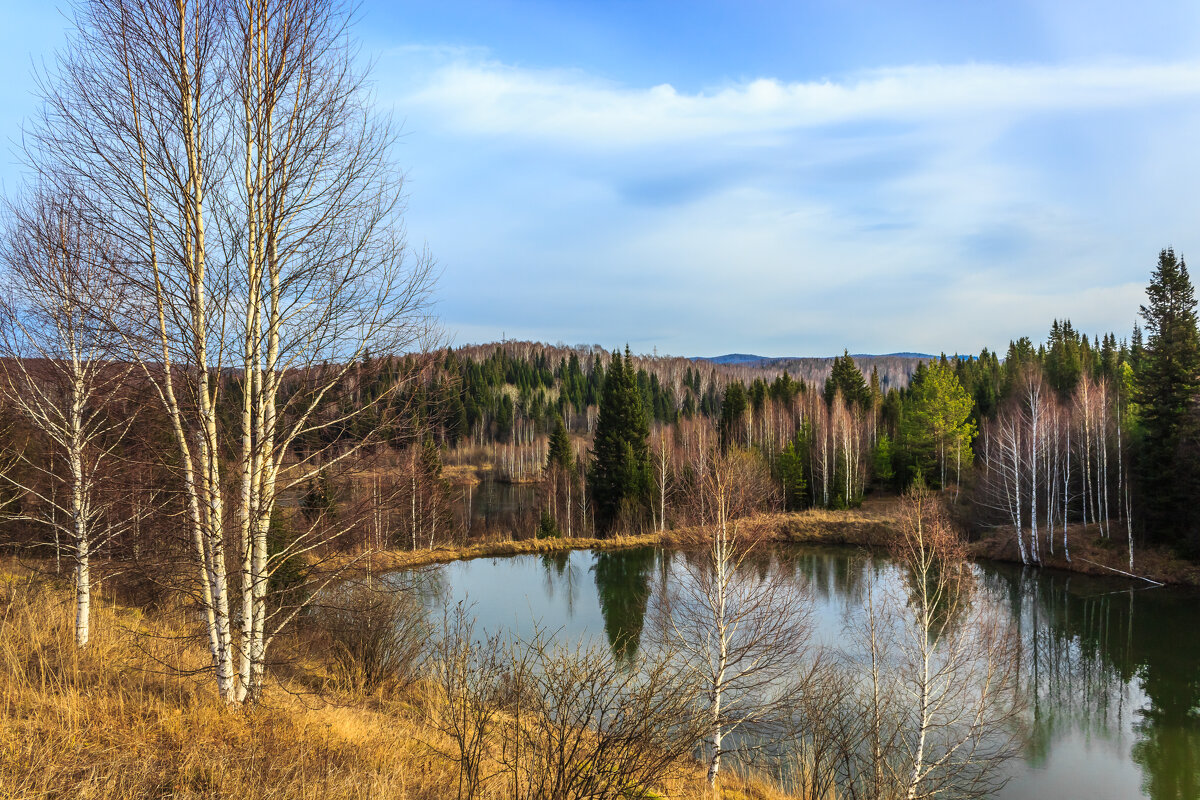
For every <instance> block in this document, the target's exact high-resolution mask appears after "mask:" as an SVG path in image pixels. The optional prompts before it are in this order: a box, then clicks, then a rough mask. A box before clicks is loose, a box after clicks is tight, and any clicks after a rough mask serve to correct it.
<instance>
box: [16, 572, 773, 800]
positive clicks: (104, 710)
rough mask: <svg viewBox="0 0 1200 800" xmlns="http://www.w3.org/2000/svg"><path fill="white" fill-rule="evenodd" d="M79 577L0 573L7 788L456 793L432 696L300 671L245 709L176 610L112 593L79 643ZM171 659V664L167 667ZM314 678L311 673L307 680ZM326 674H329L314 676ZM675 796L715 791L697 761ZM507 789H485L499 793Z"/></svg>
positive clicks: (108, 795) (115, 793) (377, 797)
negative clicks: (202, 673)
mask: <svg viewBox="0 0 1200 800" xmlns="http://www.w3.org/2000/svg"><path fill="white" fill-rule="evenodd" d="M70 601H71V598H70V591H69V587H67V586H63V585H61V584H57V585H56V584H53V583H50V582H48V581H45V580H44V579H35V578H32V577H30V576H28V575H24V576H22V575H19V574H17V571H16V568H15V566H12V565H10V566H9V568H8V569H7V570H4V569H0V798H5V800H7V799H8V798H14V799H15V798H20V799H21V800H27V799H32V798H89V799H90V798H95V799H96V800H132V799H133V798H167V797H170V798H278V799H279V800H300V799H301V798H305V799H311V798H364V800H365V798H372V799H373V800H381V799H383V798H397V800H400V799H402V798H403V799H407V798H412V799H413V800H425V799H426V798H446V797H453V796H454V795H455V785H456V784H455V778H456V772H455V768H454V764H453V763H451V762H450V761H449V760H448V759H446V758H444V757H442V756H439V755H438V754H437V753H435V752H434V750H433V749H431V747H430V745H434V746H436V747H438V749H448V748H446V743H445V742H439V741H436V740H431V739H432V737H435V736H436V734H435V733H434V732H433V731H432V729H431V728H430V727H429V726H428V725H427V724H426V722H425V720H426V716H425V714H426V713H427V712H426V709H427V708H428V705H429V703H430V702H431V701H430V700H429V699H428V692H427V690H426V689H424V688H423V687H421V686H420V685H418V686H417V687H416V688H415V689H412V690H410V691H409V692H408V693H406V694H403V695H400V696H384V695H380V694H374V695H371V696H365V697H364V696H349V695H344V694H338V693H337V692H336V691H334V690H328V689H327V690H326V691H325V692H324V693H321V694H314V693H313V692H312V691H309V690H308V689H307V688H306V687H310V686H311V685H312V684H313V683H314V681H313V680H311V678H312V675H313V673H314V672H318V673H319V669H320V668H319V664H316V663H311V664H308V665H305V667H306V669H296V670H293V671H292V672H293V673H294V674H293V677H292V678H290V679H285V680H283V681H281V682H276V683H273V684H272V685H271V687H270V688H269V690H268V692H267V695H266V698H265V700H264V702H263V703H262V704H261V705H260V706H258V707H256V708H254V709H253V710H250V711H235V710H231V709H230V708H228V707H226V706H224V705H223V704H222V703H220V702H219V701H218V700H217V699H216V698H215V693H214V692H213V690H212V687H211V685H210V684H209V683H208V682H206V681H204V680H203V679H202V678H201V677H187V676H185V675H183V674H181V673H180V672H178V671H177V669H174V668H178V667H183V668H195V667H199V666H201V665H202V664H203V661H204V654H203V652H202V650H201V649H200V647H198V646H197V644H196V643H195V641H194V640H193V639H190V638H187V637H186V636H185V634H187V633H188V632H189V622H188V617H187V615H186V614H185V613H183V612H182V611H180V610H179V609H175V610H172V611H169V612H163V613H159V614H155V615H146V614H143V613H141V612H140V611H138V610H136V609H129V608H123V607H120V606H114V605H112V604H111V603H109V602H105V601H103V600H101V601H100V602H97V603H96V604H95V607H94V618H93V623H92V628H93V638H92V641H91V643H90V644H89V645H88V647H87V649H86V650H85V651H83V652H82V653H81V652H79V651H78V650H77V649H76V648H75V647H74V644H73V640H72V619H71V602H70ZM164 662H165V664H167V665H170V666H171V667H173V668H171V669H168V668H165V667H164ZM300 675H305V676H307V677H308V678H309V680H307V681H304V680H301V679H300V677H299V676H300ZM316 683H320V681H319V680H318V681H316ZM687 775H688V777H686V778H683V779H678V780H675V781H674V782H672V783H671V784H669V785H665V786H663V787H661V788H662V791H663V793H664V795H665V796H667V797H679V798H706V797H716V796H718V795H713V794H711V793H710V792H708V791H707V787H706V785H705V784H704V781H703V773H702V770H701V769H700V767H699V765H693V768H691V769H690V770H688V771H687ZM724 783H725V786H724V787H723V790H722V793H721V794H720V795H719V796H720V797H724V798H746V799H747V800H749V798H756V799H758V800H775V799H776V798H779V797H782V795H779V794H778V793H776V792H774V791H773V790H772V789H771V788H770V787H769V786H767V785H766V784H764V783H761V782H758V781H755V780H747V779H743V778H739V777H736V776H730V777H729V778H728V779H726V780H725V781H724ZM504 796H505V793H504V790H503V787H500V786H491V787H487V788H486V789H485V792H484V794H483V798H484V800H500V798H503V797H504Z"/></svg>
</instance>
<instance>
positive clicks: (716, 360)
mask: <svg viewBox="0 0 1200 800" xmlns="http://www.w3.org/2000/svg"><path fill="white" fill-rule="evenodd" d="M850 357H851V358H854V359H858V358H919V359H921V360H928V359H931V358H937V356H932V355H930V354H929V353H908V352H905V353H882V354H878V353H851V354H850ZM831 358H834V356H756V355H751V354H750V353H726V354H725V355H723V356H693V357H692V361H708V362H710V363H712V364H731V365H732V364H743V365H746V366H753V365H755V364H777V363H779V362H783V361H814V360H817V361H825V360H827V359H831Z"/></svg>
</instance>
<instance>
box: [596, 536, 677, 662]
mask: <svg viewBox="0 0 1200 800" xmlns="http://www.w3.org/2000/svg"><path fill="white" fill-rule="evenodd" d="M654 561H655V551H654V550H653V549H650V548H645V549H637V550H625V551H617V552H611V553H597V554H596V563H595V566H593V568H592V569H593V571H594V572H595V574H596V594H597V595H598V597H599V600H600V613H601V615H602V616H603V617H604V633H605V635H606V636H607V637H608V643H609V646H610V647H612V651H613V655H615V656H616V657H617V658H619V659H632V658H633V656H635V655H636V654H637V649H638V645H639V644H641V640H642V628H644V627H645V624H646V608H647V606H648V604H649V602H650V591H651V589H650V578H651V575H652V573H653V572H654ZM660 585H661V584H660Z"/></svg>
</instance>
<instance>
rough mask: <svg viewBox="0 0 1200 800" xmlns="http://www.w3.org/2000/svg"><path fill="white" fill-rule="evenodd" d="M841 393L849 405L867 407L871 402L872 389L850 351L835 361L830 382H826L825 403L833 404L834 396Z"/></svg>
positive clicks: (846, 351) (844, 351)
mask: <svg viewBox="0 0 1200 800" xmlns="http://www.w3.org/2000/svg"><path fill="white" fill-rule="evenodd" d="M839 391H840V392H841V393H842V399H843V400H845V401H846V403H847V404H848V405H849V404H852V403H857V404H858V405H859V406H866V405H868V404H869V403H870V402H871V389H870V388H869V387H868V386H867V381H866V379H865V378H864V377H863V374H862V371H861V370H859V368H858V365H857V364H855V363H854V359H853V358H851V357H850V351H849V350H843V351H842V355H841V356H840V357H838V358H835V359H833V370H832V371H831V372H830V373H829V380H827V381H825V402H826V403H832V402H833V396H834V395H835V394H836V393H837V392H839Z"/></svg>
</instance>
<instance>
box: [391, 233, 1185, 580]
mask: <svg viewBox="0 0 1200 800" xmlns="http://www.w3.org/2000/svg"><path fill="white" fill-rule="evenodd" d="M1148 294H1149V296H1150V298H1151V301H1150V303H1149V305H1147V306H1146V307H1143V308H1142V318H1143V321H1144V323H1145V326H1146V328H1145V333H1143V329H1142V328H1141V327H1140V326H1139V325H1135V326H1134V329H1133V331H1132V334H1131V336H1130V337H1129V338H1128V339H1124V338H1118V336H1117V335H1116V334H1115V333H1111V332H1109V333H1104V334H1101V335H1087V334H1084V333H1083V332H1081V331H1079V330H1077V329H1076V328H1075V327H1074V326H1073V324H1072V323H1071V321H1070V320H1066V319H1064V320H1055V321H1053V322H1052V323H1051V325H1050V328H1049V331H1048V335H1047V338H1046V340H1045V341H1044V342H1042V343H1040V344H1035V343H1034V342H1033V341H1032V340H1030V339H1029V338H1027V337H1022V338H1020V339H1017V340H1014V341H1011V342H1010V343H1009V345H1008V347H1007V350H1005V351H1004V352H1003V353H1001V352H1000V351H993V350H990V349H987V348H985V349H984V350H982V351H981V352H980V353H979V354H978V355H974V356H959V355H955V356H953V357H947V356H946V355H944V354H943V355H942V356H941V357H940V358H937V359H933V360H932V361H929V362H924V361H919V362H917V363H916V365H915V369H914V370H913V372H912V374H911V376H910V378H909V380H908V381H907V382H906V385H904V386H900V387H896V386H892V387H890V388H889V387H885V386H884V385H883V382H882V381H881V380H880V378H879V374H878V371H877V370H874V369H873V370H871V371H869V372H867V371H865V370H864V369H863V368H862V366H861V365H859V364H857V363H855V361H854V359H853V357H851V356H849V355H848V354H843V355H842V356H841V357H838V358H836V359H834V360H833V362H832V366H831V369H830V373H829V375H828V376H827V377H826V378H825V379H824V380H823V381H822V382H820V383H812V382H806V381H804V380H797V379H794V378H793V377H792V376H791V374H790V373H788V372H786V371H784V372H780V373H778V374H776V375H774V376H772V377H770V378H768V377H764V376H758V377H754V378H752V379H750V380H743V379H741V378H737V377H734V376H732V375H731V374H729V373H728V372H724V371H721V370H720V369H719V368H718V367H717V366H714V365H711V364H708V363H705V362H683V363H680V361H681V360H678V359H659V360H656V359H653V358H645V357H636V356H634V355H632V354H631V353H630V352H629V351H628V349H627V350H626V352H625V353H624V354H621V353H619V352H613V353H604V352H601V351H598V350H597V349H595V348H574V349H572V348H559V349H554V348H547V347H544V346H539V345H532V344H527V343H506V344H504V345H501V346H495V347H492V348H490V349H486V348H481V347H474V348H464V349H461V350H448V351H445V352H444V353H442V354H441V355H440V356H438V357H437V364H436V365H435V367H434V369H433V370H432V372H431V373H430V377H429V379H428V380H427V381H426V382H424V383H422V384H421V385H420V386H418V387H416V388H415V389H414V392H415V393H416V394H417V395H419V397H416V398H415V400H416V402H415V406H416V407H418V408H419V409H420V412H419V416H420V418H421V419H422V420H423V421H424V425H425V430H426V431H427V435H428V436H429V437H430V438H431V439H433V440H435V441H437V442H438V443H440V444H441V445H443V447H444V451H445V452H447V453H454V452H455V451H456V449H457V450H458V451H462V449H463V448H464V447H467V446H469V447H471V448H475V450H473V451H472V452H473V453H475V454H476V455H477V456H479V457H480V458H483V457H485V456H487V455H491V456H493V457H494V458H493V460H492V462H491V463H492V466H493V468H494V470H495V471H494V474H495V475H496V476H498V477H500V478H501V479H509V480H524V481H535V482H540V485H541V487H542V491H541V495H540V496H541V498H542V500H541V505H542V509H543V511H544V512H545V513H546V514H547V515H548V516H549V517H550V519H549V520H543V524H542V526H541V529H542V530H543V532H552V531H555V530H560V531H568V530H569V531H572V532H581V531H586V532H589V533H590V532H594V531H598V532H603V531H605V530H610V529H622V530H637V529H642V528H647V527H654V528H666V527H671V526H683V525H692V524H702V523H704V522H705V521H706V520H707V518H708V514H709V509H707V508H706V506H705V503H704V501H703V498H702V497H700V496H699V495H698V493H697V491H696V488H695V487H697V486H698V485H699V484H700V483H701V482H702V479H703V475H702V472H701V470H700V469H699V468H698V467H697V463H698V456H697V454H698V453H701V452H703V450H704V448H705V446H706V445H707V444H708V443H711V442H719V444H720V446H721V447H722V448H723V449H724V450H730V449H732V450H736V451H738V452H740V453H742V454H743V457H744V459H745V461H746V463H747V474H746V477H745V479H746V480H749V481H752V482H753V483H754V484H755V485H757V486H760V487H761V491H760V492H759V494H758V496H759V498H760V500H759V504H760V507H761V510H777V509H789V510H796V509H803V508H809V507H828V508H844V507H852V506H856V505H858V504H859V503H861V502H862V500H863V498H864V496H865V495H866V494H867V493H868V492H870V491H872V490H873V489H881V488H887V489H892V490H902V489H904V488H905V487H906V486H908V485H909V484H910V483H911V482H912V481H914V480H916V479H918V477H919V479H920V480H921V481H922V482H923V483H924V484H926V485H928V486H931V487H934V488H938V489H945V490H948V491H950V492H952V499H953V501H954V502H956V503H959V504H961V505H962V508H963V510H964V513H965V514H967V515H968V516H969V517H970V518H971V519H972V520H973V522H974V523H975V524H976V526H978V527H995V528H1005V527H1007V528H1009V529H1011V531H1012V532H1013V537H1014V539H1015V541H1016V543H1017V546H1018V552H1019V553H1020V555H1021V557H1022V558H1023V559H1025V560H1026V561H1028V562H1030V563H1038V562H1040V561H1041V560H1042V558H1043V555H1044V554H1051V555H1053V554H1056V553H1058V552H1061V553H1062V554H1063V555H1065V556H1066V557H1067V558H1069V557H1070V535H1071V531H1072V528H1073V526H1094V530H1095V531H1096V532H1097V533H1098V534H1099V535H1100V536H1101V537H1103V538H1106V539H1116V540H1119V541H1120V542H1121V543H1122V546H1123V547H1125V548H1127V549H1128V551H1129V553H1130V558H1131V560H1132V553H1133V548H1134V543H1135V542H1138V541H1142V542H1147V543H1151V544H1165V545H1170V546H1173V547H1176V548H1178V549H1180V550H1182V551H1188V552H1195V551H1196V547H1197V542H1196V534H1195V529H1196V524H1195V522H1196V521H1195V520H1194V519H1193V516H1194V515H1193V513H1192V512H1191V510H1190V506H1189V504H1188V503H1187V498H1188V496H1189V495H1190V492H1192V491H1193V490H1194V488H1195V487H1196V483H1197V481H1198V480H1200V475H1198V474H1197V470H1196V466H1195V465H1196V464H1198V463H1200V450H1198V448H1197V444H1196V443H1197V437H1198V436H1200V433H1197V431H1198V430H1200V428H1198V427H1197V423H1196V412H1195V410H1194V409H1195V402H1194V401H1195V397H1196V395H1197V391H1198V386H1197V378H1196V374H1197V372H1198V371H1200V355H1198V354H1197V344H1196V343H1197V335H1196V331H1195V312H1194V305H1195V301H1194V298H1193V291H1192V287H1191V283H1190V278H1189V277H1188V275H1187V268H1186V265H1185V264H1184V262H1183V260H1182V259H1177V258H1176V256H1175V255H1174V253H1173V252H1172V251H1170V250H1164V251H1163V252H1162V253H1161V254H1160V257H1159V263H1158V265H1157V267H1156V269H1155V271H1154V275H1153V278H1152V282H1151V284H1150V286H1149V287H1148ZM480 448H483V449H485V450H486V449H487V448H493V449H492V450H490V451H488V453H485V454H483V455H480V454H479V449H480Z"/></svg>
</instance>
